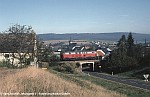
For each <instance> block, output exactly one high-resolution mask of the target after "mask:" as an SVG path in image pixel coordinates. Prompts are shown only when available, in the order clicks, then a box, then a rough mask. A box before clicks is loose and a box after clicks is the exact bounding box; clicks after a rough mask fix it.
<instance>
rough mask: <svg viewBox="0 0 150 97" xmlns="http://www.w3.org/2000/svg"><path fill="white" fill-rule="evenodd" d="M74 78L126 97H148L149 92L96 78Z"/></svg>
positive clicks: (86, 76)
mask: <svg viewBox="0 0 150 97" xmlns="http://www.w3.org/2000/svg"><path fill="white" fill-rule="evenodd" d="M76 77H78V78H80V79H83V80H88V81H90V82H91V83H94V84H96V85H100V86H103V87H105V88H106V89H108V90H112V91H116V92H118V93H121V94H124V95H127V96H128V97H150V91H145V90H141V89H137V88H134V87H131V86H127V85H124V84H119V83H116V82H111V81H107V80H104V79H100V78H96V77H93V76H88V75H84V76H83V75H81V76H76Z"/></svg>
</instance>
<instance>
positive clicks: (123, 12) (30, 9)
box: [0, 0, 150, 34]
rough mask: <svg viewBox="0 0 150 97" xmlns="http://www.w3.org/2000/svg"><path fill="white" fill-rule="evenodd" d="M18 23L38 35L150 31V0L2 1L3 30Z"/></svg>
mask: <svg viewBox="0 0 150 97" xmlns="http://www.w3.org/2000/svg"><path fill="white" fill-rule="evenodd" d="M14 24H20V25H31V26H32V27H33V29H34V31H35V32H36V33H38V34H39V33H108V32H136V33H145V34H150V0H0V32H2V31H5V30H7V29H8V28H9V27H10V26H12V25H14Z"/></svg>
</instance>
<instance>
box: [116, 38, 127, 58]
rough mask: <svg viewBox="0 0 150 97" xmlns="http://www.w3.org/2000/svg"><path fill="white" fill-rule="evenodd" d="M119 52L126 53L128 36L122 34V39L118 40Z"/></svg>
mask: <svg viewBox="0 0 150 97" xmlns="http://www.w3.org/2000/svg"><path fill="white" fill-rule="evenodd" d="M117 46H118V50H117V51H118V54H121V55H126V53H127V41H126V36H125V35H122V37H121V38H120V40H119V41H118V44H117Z"/></svg>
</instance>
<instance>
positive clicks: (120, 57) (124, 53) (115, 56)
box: [105, 33, 150, 73]
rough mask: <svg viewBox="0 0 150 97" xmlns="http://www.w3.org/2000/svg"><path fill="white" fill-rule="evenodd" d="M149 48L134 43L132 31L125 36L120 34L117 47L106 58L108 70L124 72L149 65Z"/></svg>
mask: <svg viewBox="0 0 150 97" xmlns="http://www.w3.org/2000/svg"><path fill="white" fill-rule="evenodd" d="M149 59H150V48H146V45H144V46H143V45H141V44H135V43H134V38H133V36H132V33H129V35H128V37H127V38H126V36H125V35H122V37H121V38H120V40H119V41H118V44H117V49H115V50H114V51H112V53H111V55H110V56H109V57H108V58H107V62H108V63H107V65H105V66H106V67H107V70H106V71H108V72H116V73H119V72H124V71H128V70H130V69H133V68H136V67H139V66H150V61H149Z"/></svg>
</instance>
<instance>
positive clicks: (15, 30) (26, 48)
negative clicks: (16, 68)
mask: <svg viewBox="0 0 150 97" xmlns="http://www.w3.org/2000/svg"><path fill="white" fill-rule="evenodd" d="M2 34H3V38H2V42H1V45H3V47H2V49H3V50H2V51H3V52H7V53H11V56H12V57H13V58H12V65H13V63H14V58H17V59H19V61H20V65H22V63H25V62H26V56H27V55H29V54H33V48H34V35H35V33H34V31H33V29H32V27H31V26H27V25H18V24H16V25H13V26H11V27H10V28H9V29H8V30H7V31H4V33H2ZM29 56H30V55H29Z"/></svg>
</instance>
